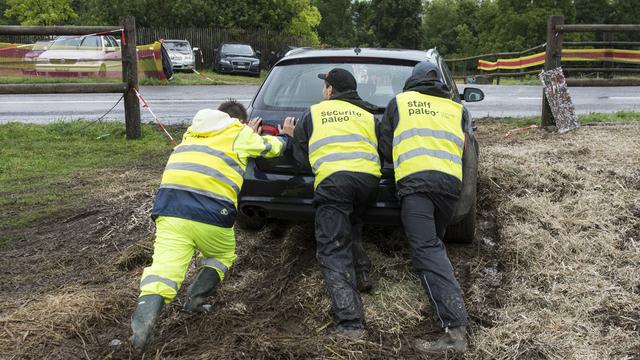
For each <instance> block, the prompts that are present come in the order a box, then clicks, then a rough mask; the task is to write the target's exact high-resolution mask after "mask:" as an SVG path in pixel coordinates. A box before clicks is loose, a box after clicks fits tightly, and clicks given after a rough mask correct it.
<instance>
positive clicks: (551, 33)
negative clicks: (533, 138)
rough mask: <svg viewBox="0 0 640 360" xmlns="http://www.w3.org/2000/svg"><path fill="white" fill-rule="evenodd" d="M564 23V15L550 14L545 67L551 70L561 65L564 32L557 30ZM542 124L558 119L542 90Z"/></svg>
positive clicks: (554, 122) (551, 123) (550, 124)
mask: <svg viewBox="0 0 640 360" xmlns="http://www.w3.org/2000/svg"><path fill="white" fill-rule="evenodd" d="M562 24H564V16H557V15H556V16H549V19H548V20H547V50H546V53H545V56H544V69H545V71H546V70H551V69H555V68H557V67H558V66H560V57H561V55H562V33H559V32H557V31H556V26H557V25H562ZM541 125H542V126H543V127H548V126H555V125H556V121H555V119H554V118H553V115H552V114H551V109H550V108H549V103H548V102H547V95H546V94H545V92H544V90H542V117H541Z"/></svg>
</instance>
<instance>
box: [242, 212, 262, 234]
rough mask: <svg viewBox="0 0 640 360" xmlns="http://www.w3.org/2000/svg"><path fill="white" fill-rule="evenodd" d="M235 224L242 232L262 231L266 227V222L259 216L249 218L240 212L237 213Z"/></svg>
mask: <svg viewBox="0 0 640 360" xmlns="http://www.w3.org/2000/svg"><path fill="white" fill-rule="evenodd" d="M236 224H237V225H238V228H240V229H242V230H262V228H264V227H265V226H266V225H267V220H266V219H264V218H261V217H259V216H253V217H249V216H247V215H245V214H243V213H242V212H238V216H237V217H236Z"/></svg>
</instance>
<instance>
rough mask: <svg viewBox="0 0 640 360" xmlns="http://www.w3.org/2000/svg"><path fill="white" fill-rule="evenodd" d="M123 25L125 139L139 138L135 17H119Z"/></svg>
mask: <svg viewBox="0 0 640 360" xmlns="http://www.w3.org/2000/svg"><path fill="white" fill-rule="evenodd" d="M120 23H121V24H122V26H123V27H124V39H122V40H121V46H122V81H123V82H125V83H126V84H127V90H126V91H125V92H124V119H125V127H126V133H127V139H139V138H140V136H141V129H140V101H139V100H138V97H137V96H136V92H135V90H134V89H137V88H138V56H137V54H136V45H137V39H136V35H137V34H136V19H135V17H133V16H125V17H123V18H121V19H120Z"/></svg>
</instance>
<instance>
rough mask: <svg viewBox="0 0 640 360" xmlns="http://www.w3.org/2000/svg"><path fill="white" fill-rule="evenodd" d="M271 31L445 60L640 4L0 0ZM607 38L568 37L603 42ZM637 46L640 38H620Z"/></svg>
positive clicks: (9, 12) (517, 46)
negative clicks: (555, 19) (434, 54)
mask: <svg viewBox="0 0 640 360" xmlns="http://www.w3.org/2000/svg"><path fill="white" fill-rule="evenodd" d="M124 15H133V16H135V17H136V22H137V24H138V25H139V26H144V27H217V28H223V29H230V30H239V31H241V30H256V29H257V30H260V29H268V30H271V31H277V32H281V33H283V34H287V35H293V36H298V37H301V38H304V39H306V41H307V42H308V44H309V45H312V46H334V47H352V46H360V47H396V48H410V49H426V48H431V47H437V48H438V50H439V51H440V53H442V54H444V55H447V56H467V55H476V54H480V53H488V52H495V51H518V50H524V49H526V48H529V47H532V46H535V45H539V44H542V43H544V42H545V41H546V21H547V17H548V16H549V15H564V16H565V22H566V23H572V24H579V23H583V24H586V23H627V24H632V23H637V22H638V19H640V6H638V1H637V0H526V1H525V0H427V1H424V0H253V1H241V0H173V1H167V2H165V1H157V0H110V1H104V0H0V24H1V23H4V24H23V25H63V24H72V25H111V24H117V23H118V19H119V18H120V17H121V16H124ZM602 37H603V34H593V33H577V34H567V37H566V39H568V40H576V41H580V40H601V39H602ZM615 39H616V40H640V34H615Z"/></svg>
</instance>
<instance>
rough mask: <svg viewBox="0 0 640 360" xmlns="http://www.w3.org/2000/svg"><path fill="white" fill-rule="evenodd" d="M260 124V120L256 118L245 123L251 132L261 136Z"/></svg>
mask: <svg viewBox="0 0 640 360" xmlns="http://www.w3.org/2000/svg"><path fill="white" fill-rule="evenodd" d="M260 124H262V118H259V117H256V118H253V119H251V120H249V122H248V123H247V126H249V127H250V128H251V129H252V130H253V131H255V132H257V133H258V134H262V126H260Z"/></svg>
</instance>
